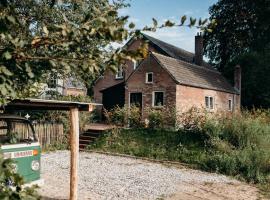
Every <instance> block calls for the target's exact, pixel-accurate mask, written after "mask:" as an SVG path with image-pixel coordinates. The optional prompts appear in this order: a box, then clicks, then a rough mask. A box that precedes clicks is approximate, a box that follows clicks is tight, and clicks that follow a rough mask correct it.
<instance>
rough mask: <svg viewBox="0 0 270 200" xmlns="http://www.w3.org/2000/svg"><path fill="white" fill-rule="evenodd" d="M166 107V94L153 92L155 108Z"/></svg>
mask: <svg viewBox="0 0 270 200" xmlns="http://www.w3.org/2000/svg"><path fill="white" fill-rule="evenodd" d="M163 105H164V92H153V106H154V107H158V106H163Z"/></svg>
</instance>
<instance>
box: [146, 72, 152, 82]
mask: <svg viewBox="0 0 270 200" xmlns="http://www.w3.org/2000/svg"><path fill="white" fill-rule="evenodd" d="M145 83H153V72H147V73H146V76H145Z"/></svg>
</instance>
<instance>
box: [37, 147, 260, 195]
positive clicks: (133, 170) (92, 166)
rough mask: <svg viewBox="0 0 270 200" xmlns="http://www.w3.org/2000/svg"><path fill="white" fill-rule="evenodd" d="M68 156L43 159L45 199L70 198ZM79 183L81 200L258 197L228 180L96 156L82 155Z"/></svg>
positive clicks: (65, 153) (52, 155) (62, 153)
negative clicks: (232, 194)
mask: <svg viewBox="0 0 270 200" xmlns="http://www.w3.org/2000/svg"><path fill="white" fill-rule="evenodd" d="M69 156H70V154H69V152H68V151H58V152H54V153H48V154H44V155H42V178H43V179H45V184H44V186H42V188H41V189H40V192H41V195H42V196H46V197H50V198H55V199H67V198H68V195H69V159H70V157H69ZM79 180H80V181H79V193H80V194H79V199H80V200H81V199H106V200H107V199H134V200H135V199H138V200H139V199H140V200H141V199H157V198H160V199H166V198H169V199H181V198H180V196H181V197H184V196H183V195H185V198H184V199H196V198H197V197H198V199H252V195H253V196H254V195H256V197H257V190H256V189H255V188H253V187H251V186H247V185H245V184H242V183H240V182H238V181H236V180H233V179H230V178H228V177H226V176H222V175H217V174H211V173H205V172H201V171H198V170H191V169H187V168H180V167H173V166H171V167H168V166H165V165H162V164H157V163H152V162H148V161H144V160H139V159H132V158H125V157H119V156H109V155H103V154H97V153H84V152H80V169H79ZM235 188H237V189H235ZM226 189H227V190H229V194H231V193H233V192H235V198H234V196H228V191H226ZM232 190H236V191H232ZM200 192H201V193H202V194H200ZM222 192H223V193H225V194H222ZM206 194H209V195H208V196H207V195H206ZM203 195H204V196H203ZM226 195H227V196H226ZM202 197H203V198H202ZM254 199H256V198H255V196H254Z"/></svg>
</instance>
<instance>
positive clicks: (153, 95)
mask: <svg viewBox="0 0 270 200" xmlns="http://www.w3.org/2000/svg"><path fill="white" fill-rule="evenodd" d="M156 92H162V93H163V105H162V106H156V105H155V93H156ZM164 105H165V92H164V91H153V92H152V107H155V108H161V107H163V106H164Z"/></svg>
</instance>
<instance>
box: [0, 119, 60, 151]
mask: <svg viewBox="0 0 270 200" xmlns="http://www.w3.org/2000/svg"><path fill="white" fill-rule="evenodd" d="M0 125H3V124H0ZM33 126H34V130H35V133H36V136H37V137H38V138H39V142H40V144H41V146H42V147H46V146H48V145H50V144H54V143H56V142H62V141H63V138H64V127H63V124H59V123H36V124H33ZM13 130H14V131H15V132H17V133H20V136H21V137H22V138H28V135H29V130H30V129H29V127H28V126H26V125H25V124H20V123H17V124H16V125H15V127H13ZM5 134H6V130H0V135H5Z"/></svg>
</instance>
